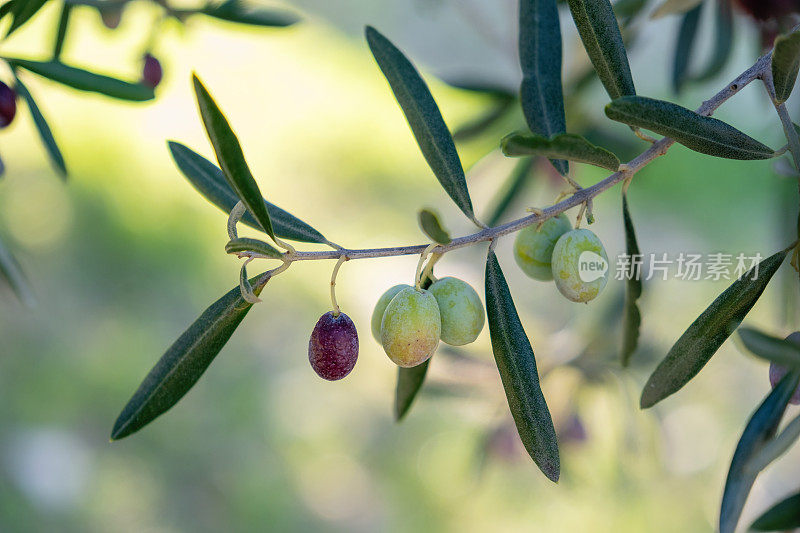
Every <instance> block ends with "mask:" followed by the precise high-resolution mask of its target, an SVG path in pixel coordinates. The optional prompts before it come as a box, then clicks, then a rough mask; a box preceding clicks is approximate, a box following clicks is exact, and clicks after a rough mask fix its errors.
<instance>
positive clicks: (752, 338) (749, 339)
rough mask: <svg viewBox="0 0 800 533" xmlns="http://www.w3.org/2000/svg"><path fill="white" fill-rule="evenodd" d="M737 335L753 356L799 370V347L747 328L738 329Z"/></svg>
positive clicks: (788, 341)
mask: <svg viewBox="0 0 800 533" xmlns="http://www.w3.org/2000/svg"><path fill="white" fill-rule="evenodd" d="M738 333H739V337H740V338H741V339H742V343H743V344H744V346H745V348H747V349H748V350H750V351H751V352H753V354H755V355H757V356H759V357H761V358H763V359H766V360H767V361H772V362H773V363H777V364H779V365H782V366H788V367H793V368H797V369H800V345H798V344H797V343H795V342H792V341H791V340H786V339H779V338H778V337H773V336H772V335H767V334H765V333H762V332H760V331H756V330H755V329H752V328H747V327H741V328H739V330H738Z"/></svg>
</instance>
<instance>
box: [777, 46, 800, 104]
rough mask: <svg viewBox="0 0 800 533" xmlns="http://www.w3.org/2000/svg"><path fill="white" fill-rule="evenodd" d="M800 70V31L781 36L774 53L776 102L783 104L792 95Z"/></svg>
mask: <svg viewBox="0 0 800 533" xmlns="http://www.w3.org/2000/svg"><path fill="white" fill-rule="evenodd" d="M798 68H800V31H795V32H792V33H790V34H789V35H779V36H778V37H777V38H776V39H775V50H774V51H773V52H772V83H773V85H774V86H775V102H776V103H778V104H782V103H783V102H785V101H786V100H788V99H789V95H790V94H792V89H794V84H795V81H796V80H797V70H798Z"/></svg>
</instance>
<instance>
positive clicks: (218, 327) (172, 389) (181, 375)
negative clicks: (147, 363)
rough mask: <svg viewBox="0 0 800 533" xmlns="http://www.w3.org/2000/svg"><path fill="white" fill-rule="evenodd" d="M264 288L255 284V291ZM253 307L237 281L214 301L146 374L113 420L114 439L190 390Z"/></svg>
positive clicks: (128, 432)
mask: <svg viewBox="0 0 800 533" xmlns="http://www.w3.org/2000/svg"><path fill="white" fill-rule="evenodd" d="M257 278H258V276H257V277H255V278H253V279H252V280H251V282H254V281H255V280H256V279H257ZM262 289H263V286H261V287H259V286H256V288H255V291H254V292H255V294H256V295H259V294H260V293H261V290H262ZM251 307H252V304H250V303H247V302H246V301H244V298H242V292H241V290H240V289H239V286H238V285H237V286H236V287H234V288H233V289H231V290H230V291H229V292H228V293H227V294H226V295H224V296H223V297H222V298H220V299H219V300H217V301H216V302H214V303H213V304H211V306H210V307H209V308H208V309H206V310H205V311H204V312H203V314H202V315H200V317H199V318H198V319H197V320H196V321H195V322H194V323H193V324H192V325H191V326H189V329H187V330H186V331H185V332H184V333H183V334H182V335H181V336H180V337H179V338H178V340H176V341H175V343H174V344H173V345H172V346H170V347H169V349H168V350H167V352H166V353H165V354H164V355H163V356H162V357H161V359H160V360H159V361H158V363H156V365H155V366H154V367H153V369H152V370H150V373H149V374H147V376H146V377H145V378H144V381H143V382H142V384H141V385H140V386H139V389H138V390H137V391H136V392H135V393H134V395H133V397H132V398H131V399H130V401H128V404H127V405H126V406H125V408H124V409H123V410H122V413H120V415H119V418H117V421H116V422H115V423H114V429H113V430H112V431H111V440H119V439H121V438H123V437H127V436H128V435H130V434H131V433H135V432H136V431H139V430H140V429H142V428H143V427H144V426H146V425H147V424H149V423H150V422H152V421H153V420H154V419H155V418H156V417H158V416H159V415H161V414H162V413H164V412H165V411H167V410H168V409H169V408H170V407H172V406H173V405H175V403H177V402H178V400H180V399H181V398H182V397H183V396H184V395H185V394H186V393H187V392H189V389H191V388H192V387H193V386H194V384H195V383H196V382H197V380H198V379H200V376H202V375H203V372H205V370H206V369H207V368H208V366H209V365H210V364H211V362H212V361H213V360H214V358H215V357H216V356H217V354H218V353H219V352H220V350H222V347H223V346H225V343H227V342H228V339H230V338H231V335H233V332H234V331H235V330H236V328H237V327H238V326H239V323H240V322H241V321H242V319H244V317H245V315H246V314H247V312H248V311H249V310H250V308H251Z"/></svg>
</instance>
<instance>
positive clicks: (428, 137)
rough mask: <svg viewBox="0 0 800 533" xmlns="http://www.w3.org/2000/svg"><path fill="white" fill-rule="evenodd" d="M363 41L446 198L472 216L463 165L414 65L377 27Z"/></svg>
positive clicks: (368, 29)
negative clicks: (392, 93) (387, 83)
mask: <svg viewBox="0 0 800 533" xmlns="http://www.w3.org/2000/svg"><path fill="white" fill-rule="evenodd" d="M366 36H367V43H368V44H369V48H370V50H371V51H372V55H373V56H374V57H375V61H376V62H377V63H378V66H379V67H380V69H381V72H383V75H384V76H385V77H386V80H387V81H388V82H389V86H390V87H391V88H392V92H394V96H395V99H397V102H398V103H399V104H400V108H401V109H402V110H403V113H404V114H405V116H406V120H408V125H409V126H410V127H411V131H412V132H413V133H414V137H415V138H416V140H417V144H418V145H419V148H420V150H422V155H423V156H425V160H426V161H427V162H428V165H429V166H430V167H431V170H433V173H434V175H436V178H437V179H438V180H439V183H441V184H442V187H444V190H445V191H446V192H447V194H448V195H450V198H452V199H453V201H454V202H455V203H456V205H457V206H458V207H459V209H461V211H463V212H464V214H465V215H467V217H469V218H470V219H474V218H475V215H474V213H473V210H472V200H471V199H470V197H469V191H468V190H467V181H466V178H465V176H464V168H463V167H462V166H461V160H460V159H459V157H458V152H457V151H456V146H455V144H454V143H453V137H452V136H451V135H450V130H448V129H447V125H446V124H445V123H444V119H443V118H442V114H441V112H440V111H439V107H438V106H437V105H436V102H435V101H434V99H433V96H432V95H431V92H430V90H428V86H427V85H425V81H423V79H422V77H421V76H420V75H419V72H417V69H416V68H414V65H412V64H411V62H410V61H409V60H408V59H407V58H406V57H405V56H404V55H403V53H402V52H401V51H400V50H398V49H397V48H396V47H395V46H394V45H393V44H392V43H391V42H390V41H389V40H388V39H387V38H386V37H384V36H383V35H381V34H380V32H378V30H376V29H375V28H372V27H371V26H367V29H366Z"/></svg>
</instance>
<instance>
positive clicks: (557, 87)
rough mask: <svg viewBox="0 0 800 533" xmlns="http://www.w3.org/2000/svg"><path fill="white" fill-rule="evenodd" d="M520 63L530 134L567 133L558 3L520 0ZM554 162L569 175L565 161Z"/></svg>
mask: <svg viewBox="0 0 800 533" xmlns="http://www.w3.org/2000/svg"><path fill="white" fill-rule="evenodd" d="M519 62H520V66H521V67H522V84H521V85H520V100H521V103H522V112H523V114H524V115H525V121H526V122H527V123H528V127H529V128H530V130H531V131H532V132H533V133H536V134H538V135H541V136H543V137H547V138H550V137H553V136H554V135H558V134H559V133H564V132H566V131H567V130H566V118H565V116H564V91H563V87H562V85H561V28H560V26H559V23H558V7H557V6H556V0H520V2H519ZM551 161H552V163H553V165H554V166H555V167H556V169H557V170H558V171H559V172H560V173H561V174H562V175H566V174H567V173H568V172H569V164H568V163H567V162H566V161H564V160H563V159H554V160H551Z"/></svg>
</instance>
